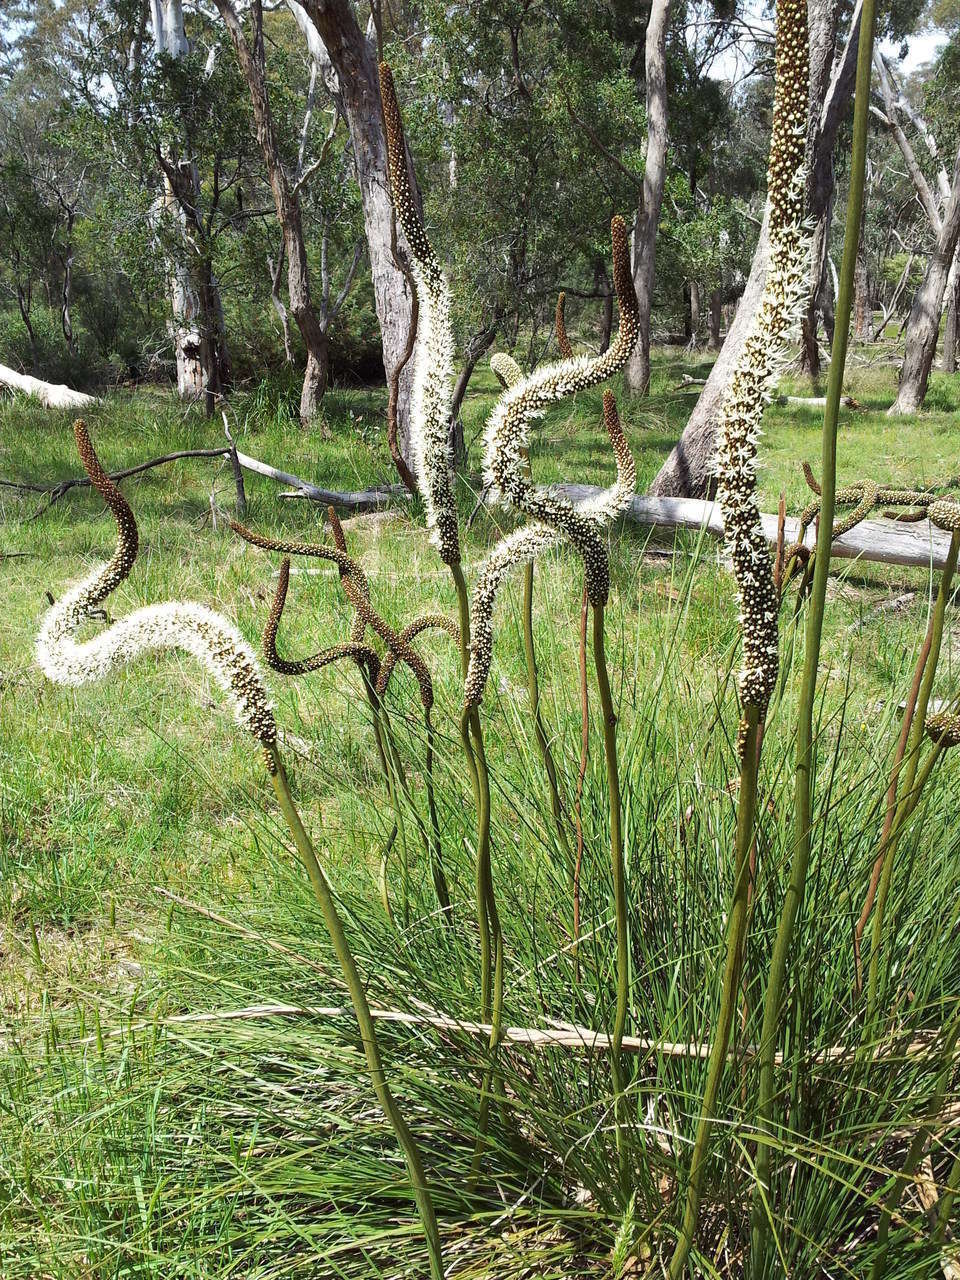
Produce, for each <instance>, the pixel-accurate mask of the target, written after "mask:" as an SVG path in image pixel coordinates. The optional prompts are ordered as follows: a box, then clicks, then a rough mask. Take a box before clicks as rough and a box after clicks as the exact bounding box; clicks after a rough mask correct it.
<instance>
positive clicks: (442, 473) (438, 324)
mask: <svg viewBox="0 0 960 1280" xmlns="http://www.w3.org/2000/svg"><path fill="white" fill-rule="evenodd" d="M380 97H381V101H382V103H383V119H384V131H385V133H386V138H387V158H388V160H389V166H390V189H391V194H392V196H393V206H394V209H395V210H396V214H397V221H398V222H399V224H400V226H401V228H402V230H403V234H404V235H405V237H406V239H407V243H408V245H409V246H410V258H411V261H410V270H411V273H412V275H413V281H414V287H415V288H416V291H417V301H418V303H419V307H420V316H419V321H418V327H417V343H416V347H415V349H414V356H413V393H412V397H411V404H410V444H411V447H412V450H413V458H414V465H415V468H416V475H417V485H418V487H419V489H420V493H421V496H422V497H423V502H424V506H425V508H426V514H427V527H428V529H429V530H430V540H431V542H432V543H433V545H434V546H435V547H436V548H437V550H438V551H439V553H440V558H441V559H442V560H443V561H444V563H446V564H453V563H455V562H457V561H459V559H460V537H459V531H458V528H457V508H456V502H455V499H454V465H453V462H454V459H453V430H452V422H451V410H452V405H453V390H452V389H453V356H454V342H453V328H452V325H451V320H450V289H449V286H448V284H447V281H446V277H445V276H444V274H443V270H442V268H441V266H440V262H439V260H438V258H437V255H436V254H435V253H434V251H433V247H432V245H431V244H430V241H429V240H428V238H427V233H426V230H425V228H424V226H423V223H422V221H421V219H420V213H419V211H418V209H417V207H416V203H415V202H414V199H413V193H412V191H411V188H410V177H409V174H408V173H407V155H406V145H405V142H404V136H403V121H402V120H401V117H400V106H399V103H398V102H397V94H396V88H395V86H394V83H393V75H392V73H391V71H390V68H389V67H388V66H387V65H386V63H381V64H380Z"/></svg>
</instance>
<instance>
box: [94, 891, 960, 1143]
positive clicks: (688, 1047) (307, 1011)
mask: <svg viewBox="0 0 960 1280" xmlns="http://www.w3.org/2000/svg"><path fill="white" fill-rule="evenodd" d="M211 918H212V919H216V917H215V916H211ZM370 1014H371V1017H373V1018H374V1019H375V1020H377V1021H380V1022H393V1023H399V1024H401V1025H403V1026H408V1027H433V1028H435V1029H436V1030H439V1031H454V1032H460V1033H461V1034H462V1035H468V1036H475V1037H477V1038H478V1039H481V1040H488V1039H489V1037H490V1033H491V1031H492V1030H493V1028H492V1027H491V1025H490V1023H487V1022H472V1021H470V1020H468V1019H463V1018H453V1017H450V1016H448V1015H446V1014H439V1013H433V1014H428V1013H406V1012H405V1011H404V1010H402V1009H382V1008H380V1007H372V1008H371V1010H370ZM352 1017H353V1010H352V1008H351V1007H350V1006H349V1005H309V1004H250V1005H243V1006H242V1007H240V1008H238V1009H212V1010H205V1011H203V1012H201V1013H178V1014H173V1015H172V1016H170V1017H169V1018H161V1019H159V1020H154V1019H152V1018H148V1019H144V1020H143V1021H142V1022H138V1023H134V1024H132V1025H130V1026H128V1027H117V1028H115V1029H114V1030H113V1031H111V1032H110V1034H111V1035H114V1036H119V1035H124V1034H125V1033H126V1032H128V1031H144V1030H147V1029H148V1028H150V1027H174V1026H190V1025H193V1024H203V1023H212V1022H243V1021H251V1020H254V1019H259V1018H323V1019H332V1018H352ZM934 1039H935V1038H934V1037H931V1038H930V1039H923V1040H912V1041H911V1042H910V1043H909V1044H908V1045H906V1046H904V1047H903V1048H899V1049H897V1050H896V1051H895V1053H892V1054H890V1055H883V1054H878V1055H875V1059H874V1060H875V1061H883V1060H884V1058H885V1057H896V1059H897V1060H898V1061H901V1060H902V1059H903V1058H905V1057H916V1056H917V1055H918V1054H922V1053H924V1052H926V1050H928V1049H929V1048H930V1045H931V1044H932V1043H933V1042H934ZM95 1040H96V1036H87V1037H86V1039H84V1040H80V1041H79V1042H78V1043H80V1044H92V1043H94V1042H95ZM500 1040H501V1042H502V1043H504V1044H514V1045H520V1046H523V1047H525V1048H528V1049H577V1050H579V1051H580V1052H582V1053H606V1052H608V1051H609V1049H610V1042H611V1039H610V1036H609V1035H607V1033H606V1032H605V1031H593V1030H592V1029H591V1028H589V1027H581V1026H577V1025H576V1024H575V1023H560V1024H558V1025H557V1026H555V1027H501V1028H500ZM711 1047H712V1046H711V1044H710V1043H709V1041H707V1042H703V1043H695V1042H692V1043H690V1044H682V1043H678V1042H676V1041H670V1040H657V1039H655V1038H653V1037H651V1036H624V1038H623V1051H624V1052H625V1053H645V1054H647V1053H652V1054H659V1055H660V1056H662V1057H665V1058H704V1059H705V1058H708V1057H709V1056H710V1050H711ZM757 1052H758V1051H757V1047H756V1046H755V1045H746V1046H744V1047H743V1048H742V1049H740V1050H739V1052H737V1051H733V1050H731V1052H730V1055H729V1056H730V1058H731V1059H734V1058H737V1057H745V1058H753V1057H756V1056H757ZM857 1052H858V1050H857V1047H856V1046H853V1045H831V1046H830V1047H829V1048H828V1049H823V1050H821V1051H820V1053H816V1054H814V1055H813V1057H812V1058H811V1059H810V1062H811V1063H812V1064H817V1065H820V1066H823V1065H824V1064H827V1063H833V1062H845V1061H851V1060H852V1059H853V1058H855V1057H856V1055H857ZM776 1061H777V1064H778V1065H782V1064H783V1061H784V1058H783V1054H782V1053H780V1054H778V1055H777V1058H776ZM954 1113H955V1109H950V1110H949V1111H948V1112H947V1113H945V1114H946V1115H947V1117H948V1118H952V1117H953V1115H954Z"/></svg>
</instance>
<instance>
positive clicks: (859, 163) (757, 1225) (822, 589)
mask: <svg viewBox="0 0 960 1280" xmlns="http://www.w3.org/2000/svg"><path fill="white" fill-rule="evenodd" d="M876 15H877V0H864V2H863V9H862V11H861V16H860V41H859V46H858V49H857V78H856V88H855V93H856V97H855V100H854V113H853V150H852V156H851V162H850V190H849V195H848V197H847V215H846V226H845V232H844V241H843V262H842V263H841V267H840V284H839V290H838V294H837V306H836V315H835V322H834V332H833V350H832V352H831V356H830V372H829V376H828V381H827V402H826V408H825V410H824V415H823V432H822V435H821V449H822V456H821V476H820V485H821V500H820V522H819V525H818V527H817V546H816V553H815V556H814V569H813V587H812V591H811V597H810V605H809V609H808V611H807V624H806V636H805V649H804V661H803V681H802V684H801V689H800V705H799V710H798V713H797V757H796V761H797V762H796V783H795V828H794V845H793V855H792V861H791V867H790V878H789V882H788V885H787V891H786V896H785V898H784V903H783V908H782V911H781V915H780V921H779V924H778V926H777V934H776V939H775V941H774V946H773V954H772V956H771V959H770V974H769V977H768V980H767V989H766V994H765V997H764V1007H763V1025H762V1030H761V1035H760V1085H759V1100H758V1107H757V1127H758V1129H759V1130H760V1133H761V1139H760V1142H759V1144H758V1147H757V1189H756V1191H755V1193H754V1199H753V1211H752V1229H751V1249H750V1255H751V1266H752V1270H753V1274H754V1275H758V1274H760V1272H761V1271H762V1268H763V1265H764V1261H763V1260H764V1253H765V1250H766V1240H767V1230H768V1222H767V1212H766V1207H765V1205H764V1201H763V1191H764V1189H765V1188H767V1187H769V1185H770V1160H771V1151H772V1144H771V1143H770V1142H769V1141H767V1140H765V1139H766V1138H768V1137H769V1136H770V1135H771V1134H772V1132H773V1119H774V1116H773V1110H774V1097H775V1080H774V1074H775V1072H774V1067H775V1056H776V1048H777V1039H778V1032H779V1030H780V1017H781V1004H782V998H783V987H784V982H785V979H786V972H787V963H788V961H789V958H790V949H791V944H792V942H793V931H794V927H795V925H796V921H797V916H798V914H799V912H800V907H801V905H802V902H803V896H804V890H805V888H806V882H807V866H808V864H809V861H810V849H811V836H812V817H811V815H812V808H813V780H812V772H813V709H814V701H815V698H816V691H817V671H818V668H819V665H820V641H821V637H822V634H823V614H824V607H825V604H826V596H827V577H828V575H829V572H830V547H831V543H832V541H833V538H832V534H833V518H834V512H835V510H836V490H837V423H838V420H839V414H840V399H841V396H842V394H843V374H844V368H845V366H846V362H847V343H848V341H849V337H850V314H851V310H852V307H853V287H854V274H855V270H856V262H857V249H858V246H859V240H860V220H861V214H862V212H863V191H864V175H865V172H866V161H867V128H868V125H869V119H870V116H869V112H870V78H871V71H872V62H873V38H874V30H875V27H876Z"/></svg>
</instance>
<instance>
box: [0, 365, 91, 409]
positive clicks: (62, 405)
mask: <svg viewBox="0 0 960 1280" xmlns="http://www.w3.org/2000/svg"><path fill="white" fill-rule="evenodd" d="M0 385H3V386H5V387H10V388H11V389H12V390H13V391H22V392H23V394H24V395H27V396H34V397H35V398H36V399H37V400H39V401H40V403H41V404H45V405H46V406H47V408H48V409H81V408H83V406H84V405H88V404H93V403H94V402H95V400H96V397H95V396H88V395H87V394H86V392H85V391H74V390H72V389H71V388H70V387H65V386H64V385H63V384H62V383H54V382H41V381H40V379H39V378H31V377H30V375H29V374H26V373H17V371H16V369H8V368H7V366H6V365H3V364H0Z"/></svg>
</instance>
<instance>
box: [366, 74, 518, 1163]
mask: <svg viewBox="0 0 960 1280" xmlns="http://www.w3.org/2000/svg"><path fill="white" fill-rule="evenodd" d="M380 101H381V105H382V108H383V121H384V133H385V135H386V140H387V160H388V166H389V172H390V193H391V196H392V199H393V206H394V209H395V211H396V215H397V222H398V223H399V226H400V229H401V230H402V231H403V234H404V236H405V237H406V241H407V246H408V248H409V251H410V271H411V275H412V278H413V283H414V287H415V289H416V295H417V303H418V307H419V321H418V328H417V343H416V348H415V350H414V357H413V393H412V396H411V412H410V432H411V444H412V446H413V454H414V462H415V469H416V479H417V487H418V488H419V490H420V494H421V496H422V497H423V502H424V507H425V509H426V515H427V527H428V529H429V530H430V540H431V542H432V543H433V545H434V546H435V548H436V550H437V552H438V554H439V556H440V559H441V560H442V561H443V563H444V564H446V565H447V567H448V568H449V569H450V574H451V576H452V578H453V584H454V589H455V591H456V593H457V608H458V612H459V620H460V658H461V668H462V671H463V674H464V676H466V672H467V668H468V666H469V662H470V602H469V597H468V594H467V585H466V582H465V580H464V577H463V569H462V567H461V563H460V530H459V524H458V518H457V506H456V499H455V496H454V480H455V474H454V454H453V428H452V420H451V419H452V402H453V401H452V396H453V354H454V345H453V330H452V325H451V319H450V289H449V286H448V284H447V280H446V277H445V276H444V274H443V269H442V267H441V265H440V260H439V258H438V257H437V255H436V253H435V252H434V250H433V246H432V245H431V243H430V240H429V238H428V236H427V233H426V229H425V227H424V225H423V222H422V220H421V218H420V213H419V210H418V209H417V206H416V203H415V201H414V199H413V193H412V191H411V187H410V175H409V173H408V172H407V149H406V140H405V138H404V132H403V118H402V116H401V114H400V104H399V102H398V100H397V92H396V87H395V85H394V81H393V73H392V72H391V70H390V68H389V66H387V64H386V63H384V62H381V64H380ZM460 737H461V741H462V743H463V751H464V756H465V759H466V762H467V772H468V774H469V776H470V782H471V786H472V789H473V798H474V808H475V810H476V820H477V843H476V860H475V866H476V875H475V885H476V913H477V931H478V934H479V939H480V1014H481V1018H482V1020H483V1021H484V1022H489V1023H490V1025H491V1027H492V1031H491V1034H490V1044H491V1050H492V1049H493V1048H495V1047H496V1044H497V1042H498V1040H499V1027H500V1019H501V1015H502V1010H503V972H504V969H503V965H504V961H503V934H502V930H501V927H500V915H499V912H498V910H497V903H496V897H495V894H494V887H493V870H492V864H491V852H490V776H489V771H488V769H487V758H486V752H485V751H484V745H483V730H482V728H481V725H480V717H479V715H478V714H477V710H476V707H469V706H467V707H464V709H463V712H462V715H461V722H460ZM488 1076H489V1073H488ZM488 1114H489V1088H488V1085H487V1081H486V1080H485V1082H484V1084H483V1085H482V1086H481V1096H480V1113H479V1121H478V1138H477V1152H476V1155H475V1158H474V1169H475V1170H476V1168H477V1166H478V1164H479V1158H480V1152H481V1151H482V1146H483V1141H484V1135H485V1132H486V1128H487V1120H488Z"/></svg>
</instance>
